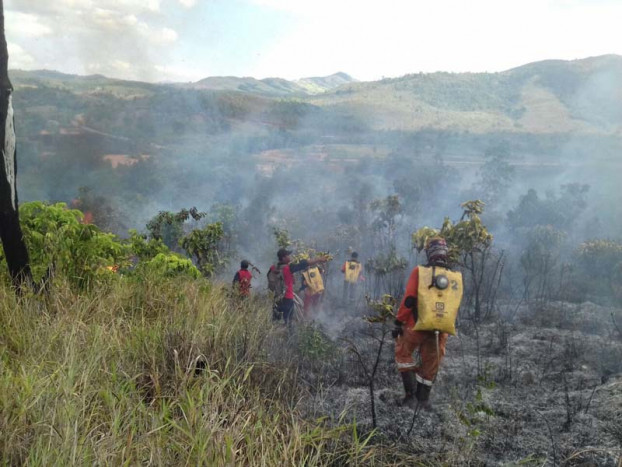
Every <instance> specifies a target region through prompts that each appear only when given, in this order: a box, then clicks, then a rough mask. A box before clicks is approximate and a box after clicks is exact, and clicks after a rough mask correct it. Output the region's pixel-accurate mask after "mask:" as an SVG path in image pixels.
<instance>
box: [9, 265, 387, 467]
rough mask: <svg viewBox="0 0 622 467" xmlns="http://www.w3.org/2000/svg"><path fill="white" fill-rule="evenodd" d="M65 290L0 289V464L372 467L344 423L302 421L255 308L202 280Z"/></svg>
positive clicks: (264, 312)
mask: <svg viewBox="0 0 622 467" xmlns="http://www.w3.org/2000/svg"><path fill="white" fill-rule="evenodd" d="M71 290H72V289H71V288H70V287H66V286H65V287H62V286H57V287H54V288H53V289H52V290H51V291H50V294H49V295H47V296H46V297H45V298H42V297H35V296H32V297H28V296H27V297H22V298H19V299H18V298H16V296H15V294H14V293H13V291H12V290H10V289H8V288H5V287H2V286H0V456H1V463H2V464H9V465H17V464H20V465H21V464H28V465H137V464H156V465H187V464H190V465H327V464H329V465H346V464H350V465H360V464H362V463H368V464H374V463H381V461H380V460H375V459H376V456H377V451H376V449H373V448H370V447H368V446H366V443H367V440H366V439H362V438H359V436H358V435H357V433H356V428H355V427H354V426H340V425H332V426H331V425H329V424H328V423H327V422H326V421H325V420H318V421H305V420H303V419H301V418H300V416H299V415H298V412H297V411H296V409H295V406H296V401H297V400H298V399H299V397H300V388H298V387H297V382H296V379H295V373H296V372H295V371H294V369H293V368H292V367H291V366H289V365H290V364H287V363H285V362H284V361H279V360H274V359H273V360H270V359H268V357H267V356H268V355H281V354H282V349H283V346H284V343H285V340H286V337H284V336H283V335H282V332H280V331H282V329H281V330H279V329H275V328H274V327H273V326H271V325H270V322H269V315H270V313H269V311H270V310H269V306H268V305H267V304H265V303H263V302H261V301H257V300H252V301H247V302H245V303H242V304H232V303H230V302H229V301H228V299H227V298H226V295H225V293H224V292H223V291H222V290H220V289H219V288H215V287H214V286H212V285H210V284H209V283H208V282H205V281H204V280H203V279H199V280H196V281H190V280H187V279H183V280H182V279H180V278H176V279H171V280H164V281H162V280H158V281H151V280H140V281H139V280H135V279H134V278H131V277H130V278H128V277H125V278H122V279H121V280H119V281H117V282H113V283H110V284H109V285H108V286H107V287H106V288H100V289H98V290H96V291H90V292H88V293H84V294H82V295H76V294H75V293H74V292H72V291H71ZM198 362H201V363H200V365H197V363H198ZM197 366H200V367H202V368H203V370H202V371H199V372H197V370H196V368H197ZM292 408H293V409H292Z"/></svg>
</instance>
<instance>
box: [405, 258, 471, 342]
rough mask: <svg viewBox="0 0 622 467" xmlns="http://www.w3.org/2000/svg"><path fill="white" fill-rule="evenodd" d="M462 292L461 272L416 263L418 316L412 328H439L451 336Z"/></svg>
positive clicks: (425, 329)
mask: <svg viewBox="0 0 622 467" xmlns="http://www.w3.org/2000/svg"><path fill="white" fill-rule="evenodd" d="M444 284H446V286H445V287H444V288H443V285H444ZM462 293H463V284H462V273H460V272H456V271H451V270H449V269H445V268H443V267H439V266H436V267H434V268H433V267H427V266H419V288H418V290H417V315H418V318H417V322H416V323H415V327H414V330H415V331H440V332H446V333H448V334H451V335H453V336H455V335H456V318H457V317H458V310H459V308H460V302H461V301H462Z"/></svg>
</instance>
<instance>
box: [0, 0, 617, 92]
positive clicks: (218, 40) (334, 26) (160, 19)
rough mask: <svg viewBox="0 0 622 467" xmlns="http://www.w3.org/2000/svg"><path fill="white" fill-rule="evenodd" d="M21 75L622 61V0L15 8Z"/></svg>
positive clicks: (374, 74)
mask: <svg viewBox="0 0 622 467" xmlns="http://www.w3.org/2000/svg"><path fill="white" fill-rule="evenodd" d="M4 7H5V24H6V30H7V31H6V34H7V40H8V43H9V55H10V59H9V66H10V68H21V69H41V68H46V69H54V70H58V71H62V72H65V73H76V74H93V73H101V74H104V75H106V76H111V77H118V78H126V79H138V80H143V81H171V80H172V81H195V80H198V79H201V78H204V77H207V76H230V75H232V76H253V77H255V78H266V77H273V76H277V77H282V78H286V79H297V78H302V77H310V76H325V75H329V74H332V73H335V72H337V71H343V72H346V73H348V74H350V75H352V76H353V77H355V78H357V79H360V80H365V81H367V80H375V79H380V78H382V77H383V76H386V77H394V76H402V75H404V74H407V73H416V72H419V71H423V72H433V71H439V70H440V71H501V70H505V69H508V68H512V67H514V66H518V65H522V64H525V63H528V62H533V61H537V60H543V59H548V58H560V59H575V58H584V57H588V56H594V55H602V54H608V53H615V54H620V55H622V27H621V26H620V25H621V24H622V0H5V1H4Z"/></svg>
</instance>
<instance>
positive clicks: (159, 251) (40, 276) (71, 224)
mask: <svg viewBox="0 0 622 467" xmlns="http://www.w3.org/2000/svg"><path fill="white" fill-rule="evenodd" d="M83 217H84V215H83V214H82V212H80V211H79V210H77V209H69V208H67V205H66V204H65V203H56V204H47V203H43V202H40V201H33V202H30V203H24V204H22V205H21V206H20V223H21V226H22V231H23V233H24V239H25V241H26V245H27V246H28V252H29V255H30V265H31V268H32V271H33V276H34V279H35V281H36V282H37V283H40V282H41V281H43V282H48V283H49V282H53V281H54V280H55V278H56V277H62V278H64V279H66V280H67V281H68V282H69V283H70V284H71V285H72V286H73V287H76V288H77V289H86V288H89V287H96V286H97V285H99V284H104V283H107V282H111V281H118V280H119V276H118V275H117V274H115V272H114V271H116V270H120V271H122V272H123V273H124V274H126V275H128V274H129V275H133V276H140V277H146V276H158V277H161V278H163V277H172V276H187V277H190V278H193V279H196V278H198V277H199V276H200V275H201V273H200V272H199V270H198V269H197V268H196V267H195V266H194V264H193V263H192V261H191V260H190V259H188V258H184V257H183V256H181V255H178V254H176V253H173V252H171V251H170V250H169V249H168V247H167V246H166V245H165V244H164V243H163V242H162V240H161V239H154V238H152V239H149V240H147V239H145V238H144V236H141V235H139V234H138V233H137V232H136V231H135V230H132V231H130V238H129V240H127V241H122V240H121V239H119V238H117V237H116V236H115V235H113V234H110V233H106V232H102V231H101V230H100V229H99V228H98V227H97V226H95V225H93V224H84V223H83V222H82V221H83ZM5 263H6V262H5V260H4V258H3V257H2V254H1V253H0V277H1V276H3V275H5V274H6V270H7V269H6V264H5ZM130 265H132V268H130Z"/></svg>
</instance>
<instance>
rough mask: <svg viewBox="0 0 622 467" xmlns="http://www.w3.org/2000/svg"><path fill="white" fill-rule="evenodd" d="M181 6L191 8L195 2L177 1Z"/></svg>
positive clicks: (191, 0) (194, 0) (187, 0)
mask: <svg viewBox="0 0 622 467" xmlns="http://www.w3.org/2000/svg"><path fill="white" fill-rule="evenodd" d="M177 1H178V2H179V4H180V5H181V6H184V7H186V8H192V7H193V6H195V5H196V4H197V0H177Z"/></svg>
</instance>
